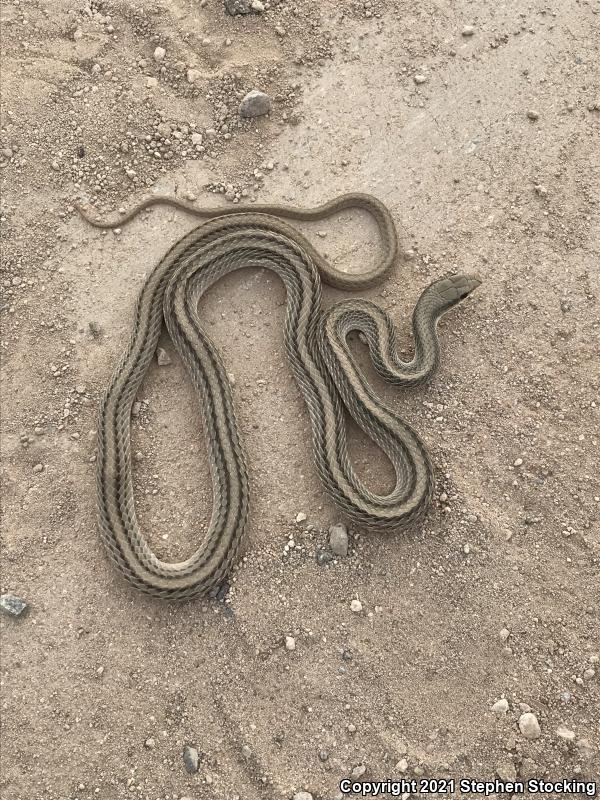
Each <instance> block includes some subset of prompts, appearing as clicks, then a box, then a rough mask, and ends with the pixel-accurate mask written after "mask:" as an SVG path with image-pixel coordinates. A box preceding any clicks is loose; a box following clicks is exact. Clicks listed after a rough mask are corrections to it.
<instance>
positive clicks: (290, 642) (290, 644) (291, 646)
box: [285, 636, 296, 650]
mask: <svg viewBox="0 0 600 800" xmlns="http://www.w3.org/2000/svg"><path fill="white" fill-rule="evenodd" d="M285 649H286V650H295V649H296V640H295V639H294V637H293V636H286V637H285Z"/></svg>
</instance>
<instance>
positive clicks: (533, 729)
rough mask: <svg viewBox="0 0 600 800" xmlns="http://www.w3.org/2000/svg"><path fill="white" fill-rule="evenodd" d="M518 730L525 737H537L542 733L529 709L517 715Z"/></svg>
mask: <svg viewBox="0 0 600 800" xmlns="http://www.w3.org/2000/svg"><path fill="white" fill-rule="evenodd" d="M519 730H520V731H521V733H522V734H523V736H524V737H525V738H526V739H539V738H540V736H541V735H542V730H541V728H540V723H539V722H538V721H537V717H536V716H535V714H532V713H531V712H530V711H528V712H527V713H525V714H521V716H520V717H519Z"/></svg>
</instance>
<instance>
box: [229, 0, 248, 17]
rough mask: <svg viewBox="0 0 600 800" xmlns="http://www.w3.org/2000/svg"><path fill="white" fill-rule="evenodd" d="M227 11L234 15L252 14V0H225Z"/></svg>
mask: <svg viewBox="0 0 600 800" xmlns="http://www.w3.org/2000/svg"><path fill="white" fill-rule="evenodd" d="M225 11H226V12H227V13H228V14H229V15H230V16H232V17H235V16H236V15H237V14H251V13H252V0H225Z"/></svg>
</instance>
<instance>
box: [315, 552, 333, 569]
mask: <svg viewBox="0 0 600 800" xmlns="http://www.w3.org/2000/svg"><path fill="white" fill-rule="evenodd" d="M315 558H316V559H317V564H318V565H319V566H320V567H324V566H325V565H326V564H330V563H331V562H332V561H333V554H332V553H330V552H329V550H317V552H316V554H315Z"/></svg>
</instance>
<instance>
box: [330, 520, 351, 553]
mask: <svg viewBox="0 0 600 800" xmlns="http://www.w3.org/2000/svg"><path fill="white" fill-rule="evenodd" d="M329 547H330V548H331V551H332V552H333V553H335V555H336V556H347V555H348V529H347V528H346V526H345V525H343V524H342V523H338V524H337V525H332V526H331V527H330V528H329Z"/></svg>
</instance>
